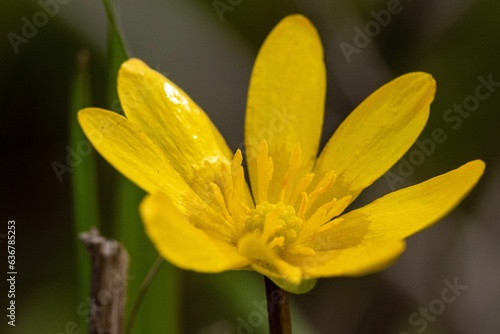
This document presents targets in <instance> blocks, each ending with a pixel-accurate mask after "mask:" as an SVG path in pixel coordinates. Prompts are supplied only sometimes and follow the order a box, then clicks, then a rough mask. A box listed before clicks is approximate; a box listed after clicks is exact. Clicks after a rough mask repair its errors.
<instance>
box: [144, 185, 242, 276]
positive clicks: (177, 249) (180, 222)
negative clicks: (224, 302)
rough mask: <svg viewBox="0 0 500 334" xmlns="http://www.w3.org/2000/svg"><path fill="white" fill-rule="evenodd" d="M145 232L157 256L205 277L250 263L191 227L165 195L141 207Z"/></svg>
mask: <svg viewBox="0 0 500 334" xmlns="http://www.w3.org/2000/svg"><path fill="white" fill-rule="evenodd" d="M140 211H141V216H142V220H143V222H144V225H145V228H146V232H147V234H148V236H149V238H150V239H151V241H152V242H153V244H154V245H155V247H156V249H157V250H158V252H159V253H160V255H161V256H162V257H163V258H165V259H166V260H168V261H169V262H171V263H172V264H174V265H176V266H177V267H180V268H182V269H188V270H194V271H198V272H205V273H218V272H222V271H225V270H234V269H241V268H243V267H245V266H246V265H248V263H249V262H250V261H249V260H248V259H247V258H245V257H243V256H241V255H240V254H239V253H238V251H237V250H236V247H235V246H234V245H231V244H229V243H227V242H223V241H220V240H217V239H214V238H211V237H209V236H208V235H207V234H206V233H204V232H203V231H202V230H200V229H198V228H196V227H194V226H193V225H191V224H190V223H189V221H188V218H187V217H186V216H184V215H183V214H182V213H181V212H180V211H179V210H178V209H177V208H176V206H175V205H174V204H173V203H172V202H171V201H170V200H169V199H168V197H166V196H165V195H163V194H161V193H158V194H155V195H148V196H147V197H146V198H145V199H144V200H143V201H142V203H141V205H140Z"/></svg>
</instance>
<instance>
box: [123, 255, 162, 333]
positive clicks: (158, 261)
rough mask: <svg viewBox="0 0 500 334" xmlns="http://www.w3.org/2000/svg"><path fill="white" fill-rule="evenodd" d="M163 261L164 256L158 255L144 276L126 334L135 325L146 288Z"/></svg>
mask: <svg viewBox="0 0 500 334" xmlns="http://www.w3.org/2000/svg"><path fill="white" fill-rule="evenodd" d="M163 262H164V260H163V258H162V257H161V256H158V258H157V259H156V261H155V263H154V264H153V266H152V267H151V269H150V270H149V272H148V274H147V275H146V277H145V278H144V281H142V284H141V287H140V289H139V294H138V295H137V299H136V300H135V302H134V306H133V308H132V311H131V312H130V317H129V319H128V323H127V329H126V330H125V334H129V333H131V332H132V327H133V326H134V321H135V316H136V315H137V312H138V311H139V307H140V306H141V302H142V299H143V298H144V295H145V294H146V290H147V289H148V287H149V285H150V284H151V281H152V280H153V278H154V277H155V275H156V273H157V272H158V270H159V269H160V267H161V265H162V264H163Z"/></svg>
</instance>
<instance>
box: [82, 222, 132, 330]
mask: <svg viewBox="0 0 500 334" xmlns="http://www.w3.org/2000/svg"><path fill="white" fill-rule="evenodd" d="M80 240H81V241H82V242H83V243H84V244H85V247H86V248H87V251H88V252H89V256H90V261H91V267H92V278H91V287H90V322H89V333H91V334H104V333H105V334H121V333H123V318H124V311H125V300H126V290H127V289H126V287H127V280H126V278H127V271H128V263H129V258H128V254H127V251H126V250H125V248H123V246H121V245H120V244H119V243H118V242H117V241H116V240H108V239H106V238H104V237H103V236H101V235H100V234H99V231H98V230H97V229H96V228H93V229H92V230H90V231H89V232H83V233H81V234H80Z"/></svg>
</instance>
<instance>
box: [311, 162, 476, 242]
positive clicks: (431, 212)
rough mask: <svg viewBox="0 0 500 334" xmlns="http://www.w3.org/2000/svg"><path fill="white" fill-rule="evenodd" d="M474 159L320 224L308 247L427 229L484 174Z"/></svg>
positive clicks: (406, 234)
mask: <svg viewBox="0 0 500 334" xmlns="http://www.w3.org/2000/svg"><path fill="white" fill-rule="evenodd" d="M484 167H485V165H484V162H482V161H481V160H474V161H471V162H469V163H466V164H464V165H463V166H461V167H459V168H457V169H455V170H452V171H450V172H448V173H445V174H442V175H439V176H437V177H434V178H432V179H430V180H427V181H425V182H422V183H419V184H417V185H414V186H412V187H408V188H404V189H401V190H398V191H395V192H392V193H390V194H388V195H385V196H384V197H381V198H379V199H377V200H375V201H374V202H372V203H370V204H368V205H366V206H364V207H362V208H359V209H357V210H353V211H351V212H349V213H346V214H345V215H342V216H341V217H340V218H342V219H343V221H342V222H340V223H338V224H332V225H331V226H328V225H324V226H323V227H322V228H320V232H318V234H317V235H316V237H315V239H314V240H313V241H311V242H310V243H309V244H308V245H309V246H310V247H312V248H314V249H316V250H331V249H341V248H348V247H354V246H357V245H359V244H361V243H365V242H369V243H372V242H379V241H393V240H401V239H404V238H406V237H409V236H410V235H412V234H414V233H416V232H418V231H420V230H422V229H424V228H426V227H429V226H430V225H431V224H433V223H435V222H436V221H437V220H439V219H441V218H442V217H443V216H444V215H446V214H447V213H448V212H450V211H451V210H452V209H453V208H454V207H455V206H457V205H458V204H459V203H460V201H461V200H462V199H463V198H464V197H465V196H466V195H467V193H469V191H471V189H472V188H473V187H474V186H475V185H476V183H477V181H478V180H479V178H480V177H481V175H482V174H483V172H484Z"/></svg>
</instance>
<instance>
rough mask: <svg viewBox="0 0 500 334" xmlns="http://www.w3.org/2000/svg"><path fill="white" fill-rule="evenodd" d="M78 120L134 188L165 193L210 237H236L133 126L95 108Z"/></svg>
mask: <svg viewBox="0 0 500 334" xmlns="http://www.w3.org/2000/svg"><path fill="white" fill-rule="evenodd" d="M78 121H79V122H80V125H81V126H82V129H83V132H84V133H85V135H86V136H87V138H88V139H89V140H90V142H91V143H92V145H93V146H94V147H95V148H96V150H97V151H98V152H99V153H100V154H101V155H102V156H103V157H104V158H105V159H106V160H107V161H108V162H109V163H110V164H111V165H112V166H113V167H115V168H116V169H117V170H118V171H119V172H120V173H122V174H123V175H125V177H127V178H128V179H130V180H131V181H132V182H134V183H135V184H137V186H139V187H140V188H142V189H143V190H145V191H146V192H148V193H156V192H159V191H161V192H163V193H165V194H167V195H168V196H169V197H170V198H172V199H174V200H175V204H176V206H177V208H178V209H179V210H181V211H182V212H183V213H184V214H185V215H186V216H189V217H190V221H191V222H192V223H193V224H195V225H196V226H198V227H200V228H204V230H205V231H206V232H207V233H209V234H210V235H212V236H216V237H219V238H220V239H224V240H233V239H234V238H236V236H237V234H238V233H237V228H236V227H235V226H233V225H232V224H230V223H229V222H228V221H227V220H226V219H224V217H223V216H222V215H221V213H220V212H217V211H215V210H214V209H213V208H212V207H211V206H209V205H208V204H207V203H205V202H204V201H203V200H202V199H201V198H200V197H199V196H198V195H197V194H196V193H195V192H194V191H193V189H191V187H190V186H189V185H188V184H187V183H186V181H185V180H184V179H183V178H182V177H181V176H180V175H179V173H178V172H177V171H176V170H175V169H174V168H173V167H172V165H171V164H170V162H169V161H168V160H167V159H166V158H165V155H164V154H163V151H162V150H161V149H160V148H159V147H158V146H157V145H156V144H155V143H154V142H153V141H152V140H151V139H150V138H149V137H148V136H147V135H146V134H145V133H144V132H143V131H142V129H141V128H140V127H139V126H138V125H137V124H135V123H133V122H131V121H129V120H128V119H126V118H125V117H123V116H121V115H119V114H117V113H114V112H111V111H108V110H103V109H97V108H87V109H83V110H81V111H80V112H79V113H78ZM213 222H216V223H213Z"/></svg>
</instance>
